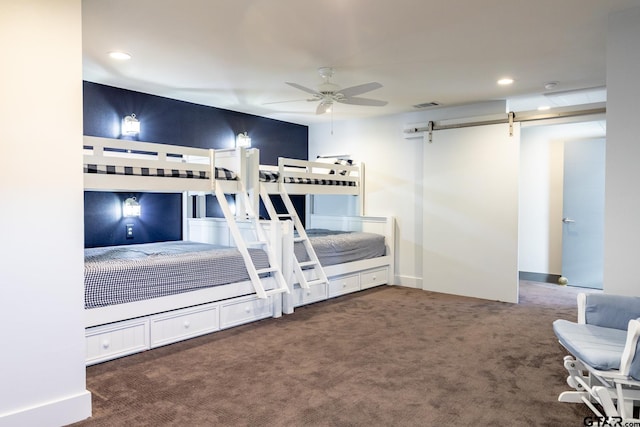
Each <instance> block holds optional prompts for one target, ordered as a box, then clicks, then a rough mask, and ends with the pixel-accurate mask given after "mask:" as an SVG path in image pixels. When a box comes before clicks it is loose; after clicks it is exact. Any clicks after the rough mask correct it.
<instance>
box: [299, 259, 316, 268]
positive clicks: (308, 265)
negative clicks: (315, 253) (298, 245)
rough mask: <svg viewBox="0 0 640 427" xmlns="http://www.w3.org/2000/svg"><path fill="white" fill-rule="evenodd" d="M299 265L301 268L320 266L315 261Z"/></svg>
mask: <svg viewBox="0 0 640 427" xmlns="http://www.w3.org/2000/svg"><path fill="white" fill-rule="evenodd" d="M298 265H299V266H300V268H303V267H310V266H312V265H318V263H317V262H315V261H304V262H299V263H298Z"/></svg>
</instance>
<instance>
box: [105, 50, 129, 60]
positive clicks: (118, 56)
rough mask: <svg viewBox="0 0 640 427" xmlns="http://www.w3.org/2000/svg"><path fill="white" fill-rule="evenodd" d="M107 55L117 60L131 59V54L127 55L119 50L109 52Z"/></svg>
mask: <svg viewBox="0 0 640 427" xmlns="http://www.w3.org/2000/svg"><path fill="white" fill-rule="evenodd" d="M109 56H110V57H111V58H113V59H117V60H119V61H126V60H127V59H131V55H129V54H128V53H126V52H119V51H113V52H109Z"/></svg>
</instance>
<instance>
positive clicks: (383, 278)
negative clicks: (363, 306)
mask: <svg viewBox="0 0 640 427" xmlns="http://www.w3.org/2000/svg"><path fill="white" fill-rule="evenodd" d="M388 281H389V268H388V267H382V268H376V269H372V270H367V271H363V272H362V273H360V289H367V288H371V287H373V286H378V285H384V284H385V283H388Z"/></svg>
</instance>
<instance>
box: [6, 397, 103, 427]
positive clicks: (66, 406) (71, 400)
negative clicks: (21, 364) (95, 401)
mask: <svg viewBox="0 0 640 427" xmlns="http://www.w3.org/2000/svg"><path fill="white" fill-rule="evenodd" d="M90 416H91V393H90V392H89V391H87V390H85V391H84V392H82V393H80V394H77V395H73V396H67V397H65V398H63V399H59V400H55V401H49V402H44V403H42V404H41V405H38V406H30V407H26V408H22V409H20V410H17V411H15V412H9V413H4V414H0V427H15V426H63V425H67V424H72V423H75V422H77V421H82V420H84V419H87V418H89V417H90Z"/></svg>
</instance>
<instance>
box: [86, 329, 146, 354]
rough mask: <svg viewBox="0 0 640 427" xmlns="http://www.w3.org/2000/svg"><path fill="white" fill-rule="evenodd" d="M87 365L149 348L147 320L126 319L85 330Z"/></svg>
mask: <svg viewBox="0 0 640 427" xmlns="http://www.w3.org/2000/svg"><path fill="white" fill-rule="evenodd" d="M85 344H86V349H87V358H86V363H87V365H93V364H94V363H100V362H104V361H106V360H111V359H115V358H117V357H122V356H126V355H128V354H133V353H137V352H140V351H144V350H148V349H149V322H148V321H147V320H146V319H141V320H128V321H125V322H118V323H113V324H109V325H104V326H96V327H93V328H87V329H86V331H85Z"/></svg>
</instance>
